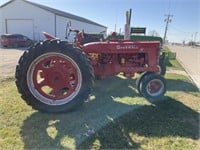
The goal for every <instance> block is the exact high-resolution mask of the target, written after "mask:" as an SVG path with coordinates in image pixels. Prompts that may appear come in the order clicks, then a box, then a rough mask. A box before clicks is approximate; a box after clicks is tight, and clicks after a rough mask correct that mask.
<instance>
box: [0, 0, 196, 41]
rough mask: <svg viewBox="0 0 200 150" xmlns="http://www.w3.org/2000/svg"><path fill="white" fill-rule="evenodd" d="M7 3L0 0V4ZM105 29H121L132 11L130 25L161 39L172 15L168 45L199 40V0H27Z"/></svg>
mask: <svg viewBox="0 0 200 150" xmlns="http://www.w3.org/2000/svg"><path fill="white" fill-rule="evenodd" d="M7 1H8V0H0V5H2V4H3V3H5V2H7ZM29 1H31V2H35V3H39V4H42V5H46V6H49V7H52V8H55V9H59V10H62V11H65V12H68V13H72V14H74V15H77V16H81V17H84V18H87V19H89V20H92V21H95V22H97V23H99V24H102V25H104V26H106V27H108V30H107V31H108V33H110V32H112V31H115V29H116V32H119V31H120V29H121V31H123V30H124V24H125V21H126V20H125V12H126V11H127V10H129V9H132V18H131V26H132V27H146V28H147V34H148V33H149V32H150V31H156V32H157V33H158V34H159V35H160V36H161V37H163V36H164V31H165V26H166V22H165V21H164V20H165V19H166V16H165V15H168V14H170V15H173V16H172V17H171V22H170V23H169V26H168V30H167V40H169V41H170V42H183V41H186V42H188V41H191V40H195V41H200V0H29Z"/></svg>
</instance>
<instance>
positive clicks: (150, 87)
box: [146, 79, 164, 97]
mask: <svg viewBox="0 0 200 150" xmlns="http://www.w3.org/2000/svg"><path fill="white" fill-rule="evenodd" d="M146 91H147V93H148V95H150V96H153V97H156V96H159V95H162V93H163V91H164V83H163V82H162V81H161V80H159V79H153V80H150V81H149V82H148V84H147V86H146Z"/></svg>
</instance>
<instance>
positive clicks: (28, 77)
mask: <svg viewBox="0 0 200 150" xmlns="http://www.w3.org/2000/svg"><path fill="white" fill-rule="evenodd" d="M130 14H131V11H130V12H129V19H128V21H127V24H126V25H125V26H126V30H127V32H125V37H126V38H127V37H128V36H129V35H126V34H127V33H128V28H129V27H130V26H129V25H130V16H131V15H130ZM70 31H74V32H76V33H77V34H76V40H75V42H74V43H69V42H67V41H62V40H59V39H57V38H55V37H54V36H51V35H49V34H47V33H44V35H45V37H46V38H47V40H45V41H42V42H38V43H36V44H35V45H34V46H32V47H30V48H29V49H28V50H27V51H25V52H24V54H23V55H22V56H21V58H20V59H19V62H18V65H17V67H16V74H15V76H16V85H17V88H18V91H19V93H20V94H21V97H22V98H23V99H24V100H25V102H26V103H27V104H28V105H31V106H32V107H33V108H34V109H37V110H40V111H46V112H64V111H69V110H72V109H73V108H76V107H77V106H79V105H81V104H82V103H83V102H84V100H87V99H88V97H89V95H90V93H91V90H92V88H93V84H94V80H95V77H96V78H105V77H107V76H115V75H117V74H119V73H123V75H124V76H126V77H133V76H134V74H135V73H138V72H140V73H141V72H143V73H141V74H140V77H139V78H137V81H136V88H137V90H138V92H139V93H140V94H141V95H142V96H144V97H145V98H146V99H148V100H154V99H158V98H160V97H162V96H163V95H164V93H165V92H166V81H165V78H164V77H163V76H162V75H161V74H159V72H160V66H159V53H160V42H158V41H133V40H127V39H125V40H116V39H115V34H113V39H111V40H108V41H98V42H89V43H86V44H84V38H85V37H84V35H86V34H83V32H81V31H78V30H70ZM102 88H103V87H102Z"/></svg>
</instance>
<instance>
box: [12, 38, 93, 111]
mask: <svg viewBox="0 0 200 150" xmlns="http://www.w3.org/2000/svg"><path fill="white" fill-rule="evenodd" d="M15 77H16V86H17V89H18V91H19V93H20V94H21V97H22V99H23V100H24V101H25V102H26V103H27V104H28V105H30V106H32V107H33V108H34V109H37V110H41V111H45V112H66V111H71V110H73V109H75V108H78V106H80V105H81V104H83V102H84V101H85V100H87V98H88V96H89V94H90V93H91V89H92V87H93V81H94V75H93V69H92V66H91V63H90V61H89V58H88V57H87V55H86V54H85V53H83V51H82V50H81V49H79V48H77V47H74V46H73V45H71V44H69V43H67V42H64V41H59V40H51V41H49V40H47V41H44V42H39V43H37V44H35V45H34V46H32V47H31V48H30V49H29V50H28V51H25V52H24V54H23V55H22V56H21V57H20V59H19V62H18V65H17V67H16V72H15Z"/></svg>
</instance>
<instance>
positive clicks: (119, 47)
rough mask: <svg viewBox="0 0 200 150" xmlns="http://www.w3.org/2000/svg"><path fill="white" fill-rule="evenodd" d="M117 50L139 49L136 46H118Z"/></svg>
mask: <svg viewBox="0 0 200 150" xmlns="http://www.w3.org/2000/svg"><path fill="white" fill-rule="evenodd" d="M116 49H138V47H137V46H136V45H117V46H116Z"/></svg>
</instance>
